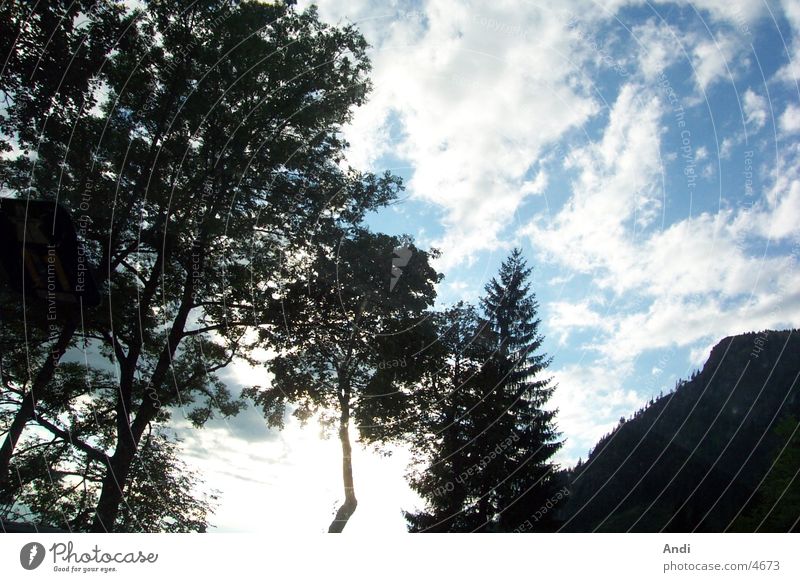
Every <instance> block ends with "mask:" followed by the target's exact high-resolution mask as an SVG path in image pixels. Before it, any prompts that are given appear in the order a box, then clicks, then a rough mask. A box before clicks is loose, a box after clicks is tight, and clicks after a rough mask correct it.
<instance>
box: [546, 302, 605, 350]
mask: <svg viewBox="0 0 800 582" xmlns="http://www.w3.org/2000/svg"><path fill="white" fill-rule="evenodd" d="M548 311H549V313H548V318H547V323H548V328H549V329H551V330H552V331H553V333H555V334H556V335H557V336H558V337H559V343H560V344H561V345H564V344H566V342H567V339H568V338H569V334H570V332H571V331H572V330H574V329H585V328H592V329H600V330H605V331H610V323H611V322H610V319H608V318H606V317H605V315H603V314H601V313H598V312H597V311H595V310H594V309H592V307H591V302H590V301H580V302H578V303H571V302H569V301H554V302H551V303H550V304H549V305H548Z"/></svg>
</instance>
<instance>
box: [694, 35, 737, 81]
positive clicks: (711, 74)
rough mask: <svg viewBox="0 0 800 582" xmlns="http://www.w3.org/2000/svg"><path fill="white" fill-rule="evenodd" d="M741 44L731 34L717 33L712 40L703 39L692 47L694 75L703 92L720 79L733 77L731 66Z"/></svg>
mask: <svg viewBox="0 0 800 582" xmlns="http://www.w3.org/2000/svg"><path fill="white" fill-rule="evenodd" d="M742 46H743V45H741V44H740V43H739V42H738V41H737V40H735V39H734V37H732V36H731V35H728V34H723V33H718V34H717V35H716V36H715V38H714V39H713V40H703V41H701V42H698V43H697V44H696V45H695V46H694V47H693V49H692V67H693V70H694V77H695V81H696V82H697V86H698V88H699V89H700V90H701V91H702V92H703V93H705V92H706V91H708V89H709V88H710V87H711V86H712V85H713V84H714V83H715V82H717V81H719V80H721V79H725V78H728V79H731V80H732V79H733V76H734V73H733V71H732V70H731V66H732V64H733V61H734V57H735V55H736V53H737V51H738V50H739V49H741V48H742Z"/></svg>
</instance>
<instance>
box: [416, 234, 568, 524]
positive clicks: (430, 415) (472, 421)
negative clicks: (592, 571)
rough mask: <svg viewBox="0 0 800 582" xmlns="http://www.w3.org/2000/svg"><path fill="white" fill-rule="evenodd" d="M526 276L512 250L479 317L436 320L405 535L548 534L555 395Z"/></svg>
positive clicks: (468, 312) (419, 405) (472, 312)
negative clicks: (416, 500) (419, 505)
mask: <svg viewBox="0 0 800 582" xmlns="http://www.w3.org/2000/svg"><path fill="white" fill-rule="evenodd" d="M530 274H531V269H530V268H528V267H527V266H526V264H525V261H524V259H523V258H522V254H521V252H520V251H519V250H515V251H514V252H513V253H512V254H511V256H510V257H509V258H508V259H507V260H506V261H505V262H504V263H503V265H502V267H501V269H500V272H499V274H498V276H497V277H496V278H493V279H492V280H491V281H490V282H489V284H488V285H487V286H486V291H485V295H484V297H483V298H482V300H481V310H482V312H483V313H482V314H480V313H479V312H478V310H476V309H475V308H472V307H469V306H464V305H459V306H457V307H456V308H453V309H451V310H448V311H446V312H444V313H443V314H439V315H438V325H437V327H438V335H439V341H438V342H437V345H436V346H435V348H434V349H435V350H438V352H439V353H438V354H436V355H435V356H434V355H432V356H431V359H432V365H431V366H429V370H428V371H427V372H426V373H425V374H424V375H423V380H422V381H421V382H420V383H419V386H418V388H417V391H416V393H415V395H414V397H415V399H416V402H415V408H416V411H417V413H416V415H415V416H414V420H413V423H414V426H413V427H411V428H410V430H409V433H410V435H411V437H412V438H411V442H412V450H413V452H414V455H415V465H416V466H415V468H414V469H413V470H412V471H411V473H410V483H411V486H412V488H413V489H415V490H416V491H417V492H418V493H419V494H420V496H421V497H423V499H425V501H426V506H425V508H424V510H423V511H420V512H417V513H407V514H406V519H407V521H408V522H409V526H410V530H411V531H415V532H441V531H448V532H473V531H476V532H477V531H514V530H515V529H517V528H520V529H524V531H542V530H548V529H552V525H551V524H552V519H553V517H554V515H553V514H554V508H553V505H554V503H555V502H554V501H553V499H555V498H556V492H555V491H554V489H555V482H554V480H553V473H554V471H555V470H556V466H555V465H554V464H553V463H552V461H551V460H550V459H551V457H552V456H553V454H555V452H556V451H557V450H558V449H559V447H560V446H561V443H560V442H559V441H558V436H559V435H558V433H557V431H556V428H555V426H554V417H555V411H552V410H544V406H545V404H546V403H547V401H548V400H549V398H550V397H551V395H552V394H553V391H554V389H555V386H554V385H553V384H552V383H551V381H550V379H549V378H547V377H545V376H544V373H545V369H546V368H547V366H548V364H549V363H550V360H549V359H548V358H547V356H546V355H545V354H542V353H540V352H541V346H542V340H543V338H542V337H541V335H540V333H539V325H540V320H539V318H538V316H537V312H538V307H539V306H538V303H537V301H536V297H535V295H534V293H533V292H532V291H531V286H530V283H529V277H530ZM526 521H529V523H527V524H526ZM521 526H524V527H521Z"/></svg>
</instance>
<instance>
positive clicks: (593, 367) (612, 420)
mask: <svg viewBox="0 0 800 582" xmlns="http://www.w3.org/2000/svg"><path fill="white" fill-rule="evenodd" d="M630 372H631V369H630V367H627V366H619V365H616V364H612V363H609V362H605V361H596V362H593V363H587V362H581V363H579V364H571V365H568V366H564V367H562V368H558V369H554V370H552V376H553V379H554V381H555V383H556V384H557V385H558V386H559V388H557V389H556V391H555V392H554V394H553V397H552V398H551V399H550V402H549V403H548V406H549V407H552V408H557V409H558V428H559V430H560V431H561V432H563V433H564V434H565V435H569V438H568V440H567V442H566V443H565V445H564V448H563V449H562V450H561V451H560V453H559V455H558V460H559V461H560V462H562V463H569V464H573V463H574V462H575V461H577V460H578V458H579V457H583V458H586V455H587V454H588V452H589V451H588V449H589V447H590V446H592V445H593V444H594V443H596V442H597V440H598V439H599V438H600V437H601V436H603V435H604V434H606V433H607V432H609V431H610V430H611V429H612V428H614V426H616V424H617V423H618V421H619V418H620V416H623V415H626V414H628V413H629V412H630V411H631V410H635V409H636V408H638V407H639V406H641V405H642V404H643V403H644V398H643V397H642V396H639V395H637V394H636V393H635V392H634V391H633V390H624V389H621V388H619V386H622V384H623V381H624V379H625V378H626V377H627V375H628V374H630Z"/></svg>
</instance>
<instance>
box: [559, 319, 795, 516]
mask: <svg viewBox="0 0 800 582" xmlns="http://www.w3.org/2000/svg"><path fill="white" fill-rule="evenodd" d="M799 374H800V331H798V330H793V331H765V332H761V333H748V334H743V335H738V336H734V337H728V338H725V339H723V340H722V341H720V342H719V343H718V344H717V345H716V346H715V347H714V349H713V350H712V351H711V354H710V356H709V359H708V361H707V362H706V364H705V366H704V367H703V369H702V371H701V372H700V373H699V374H698V375H696V376H695V377H693V378H692V379H691V380H689V381H687V382H683V383H680V384H679V386H678V387H677V389H676V390H675V391H674V392H673V393H671V394H668V395H666V396H663V397H661V398H659V399H658V400H655V401H654V402H652V404H650V405H649V406H647V407H646V408H644V409H642V410H640V411H638V412H637V413H636V414H635V415H634V417H633V418H632V419H630V420H628V421H625V422H621V423H620V425H619V426H618V427H617V428H615V429H614V430H613V431H612V432H611V434H609V435H607V436H605V437H603V438H602V439H601V440H600V442H598V443H597V446H595V448H594V449H593V451H592V453H591V454H590V456H589V458H588V459H587V461H586V463H583V464H581V465H578V466H577V467H575V468H573V469H572V470H570V471H568V472H567V474H566V476H565V477H566V479H567V481H568V482H569V488H570V496H569V501H568V503H567V505H566V506H565V507H563V508H561V510H560V511H559V514H560V517H561V518H562V520H563V527H562V531H640V532H653V531H673V532H685V531H709V532H717V531H725V530H733V531H736V530H740V531H755V530H756V529H758V530H759V531H770V530H774V531H787V530H789V529H792V528H793V529H794V530H798V525H797V523H796V522H797V520H798V518H800V492H799V490H800V475H798V476H797V478H794V479H793V476H794V475H795V474H797V472H798V470H800V458H799V457H800V456H799V455H797V449H798V446H800V438H799V436H800V430H798V428H797V427H798V420H797V419H798V418H800V395H799V392H800V385H799V384H800V383H799V382H798V375H799ZM773 464H774V469H773V470H771V471H770V467H772V466H773ZM762 518H763V519H762Z"/></svg>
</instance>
